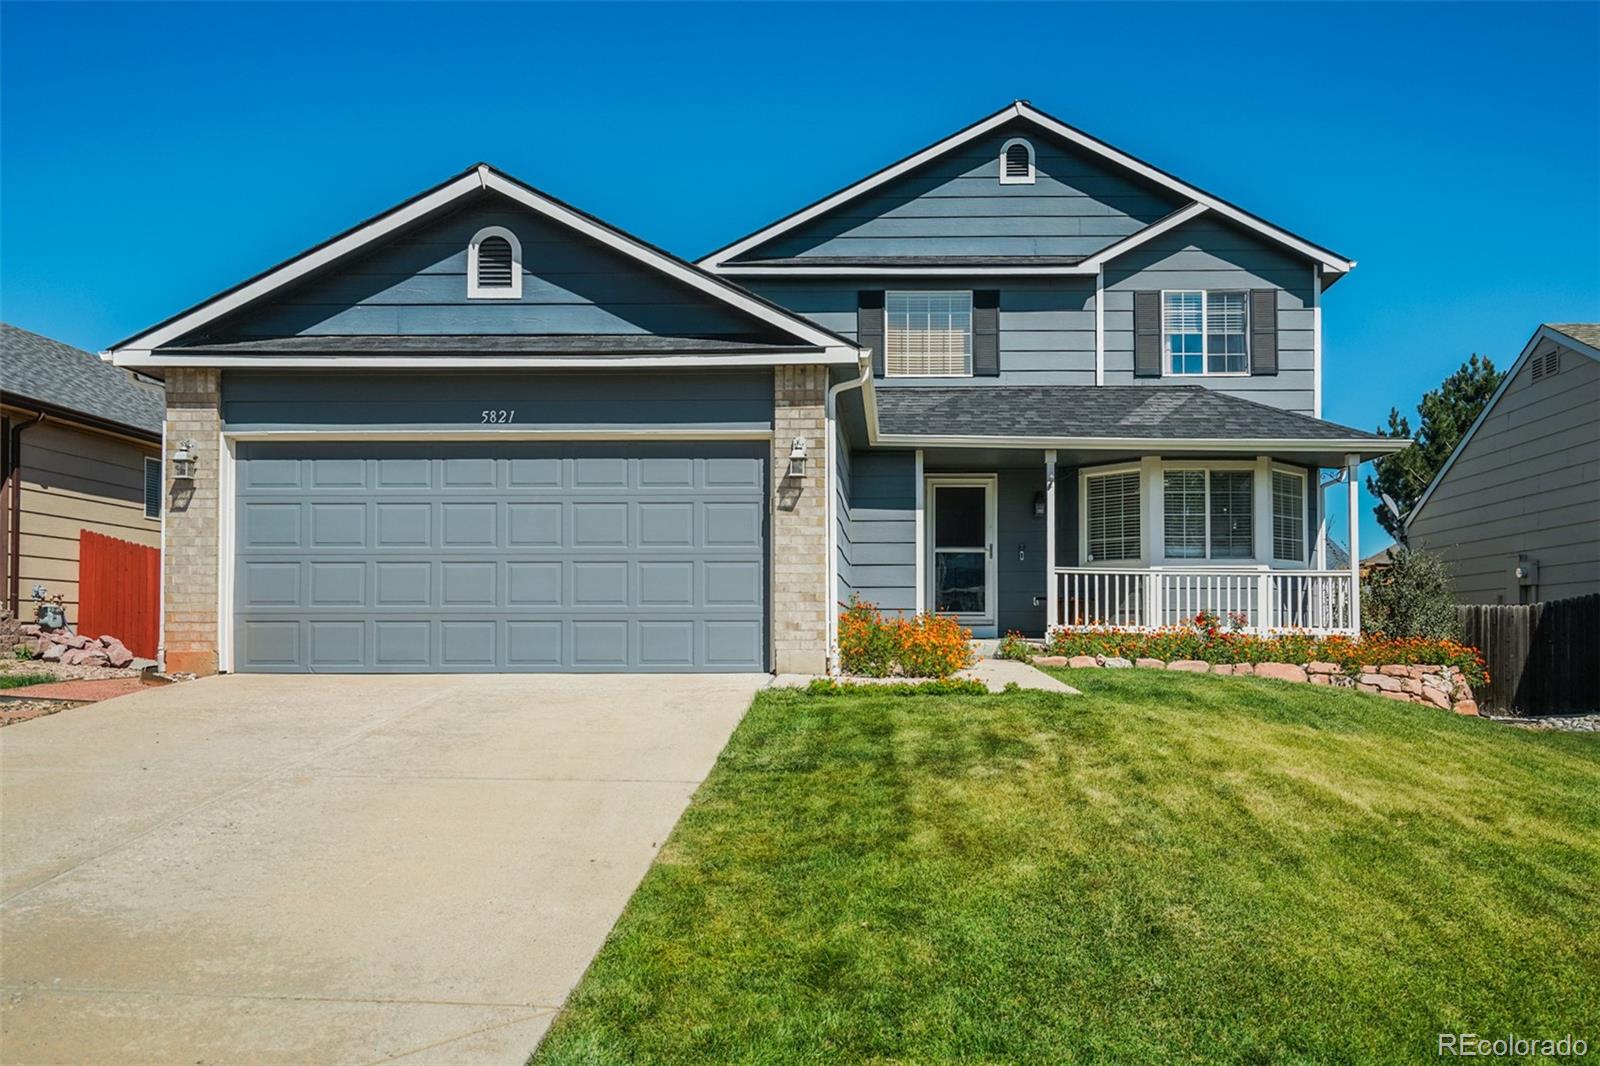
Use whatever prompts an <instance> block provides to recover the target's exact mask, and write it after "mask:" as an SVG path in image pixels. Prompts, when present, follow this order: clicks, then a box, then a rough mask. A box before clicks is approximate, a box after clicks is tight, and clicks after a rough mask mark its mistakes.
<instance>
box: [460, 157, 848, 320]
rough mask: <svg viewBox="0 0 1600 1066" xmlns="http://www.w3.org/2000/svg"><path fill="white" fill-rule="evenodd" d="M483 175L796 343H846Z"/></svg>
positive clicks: (496, 176) (488, 183) (515, 185)
mask: <svg viewBox="0 0 1600 1066" xmlns="http://www.w3.org/2000/svg"><path fill="white" fill-rule="evenodd" d="M479 172H480V173H481V174H482V176H483V183H484V188H486V189H491V190H493V191H494V192H498V193H500V194H501V195H502V196H507V197H509V198H511V199H513V200H515V201H517V202H518V203H520V204H522V205H523V206H525V207H528V208H531V209H532V210H534V211H537V212H538V213H539V214H542V215H544V216H546V217H547V218H551V219H554V220H556V221H557V222H560V223H561V224H562V225H565V226H567V227H569V228H571V229H574V230H577V231H578V232H579V233H581V234H583V235H584V236H586V237H588V238H590V239H591V240H594V241H597V242H599V243H601V244H604V245H605V246H606V247H608V248H612V249H615V250H616V251H619V252H621V253H622V254H624V255H626V256H628V257H629V258H631V259H634V260H636V261H638V262H640V263H643V264H645V265H646V266H649V267H653V268H655V269H656V270H658V271H660V272H661V273H663V274H666V275H667V276H669V277H671V278H673V279H674V280H676V281H679V282H682V283H683V284H685V285H688V286H690V287H691V288H694V289H697V290H699V291H700V292H703V293H705V294H707V295H708V296H712V297H714V298H716V299H718V300H720V301H722V302H723V303H726V304H730V305H732V306H733V307H736V308H738V309H739V310H740V311H743V312H744V313H745V314H747V315H750V316H751V317H753V318H757V319H760V320H761V321H763V322H765V323H767V324H768V325H770V326H776V327H777V328H778V329H781V330H783V331H784V332H786V333H789V334H790V335H791V336H794V337H798V338H799V339H801V340H803V341H805V342H806V343H808V344H815V345H817V346H818V347H820V348H832V347H837V346H839V345H840V344H841V343H842V338H840V337H837V336H835V335H834V334H832V333H829V332H827V331H826V330H823V329H819V328H817V327H816V326H814V325H812V324H811V323H809V322H807V321H805V320H804V319H801V318H799V317H797V316H795V315H791V314H789V313H787V312H785V311H780V310H778V309H777V308H776V307H774V306H772V305H771V304H768V303H766V302H765V301H763V300H759V299H757V298H755V297H754V296H752V295H751V294H750V293H747V292H745V291H744V290H743V289H740V288H738V287H737V286H735V285H730V284H728V283H727V282H725V281H723V280H721V279H720V278H716V277H713V276H711V275H709V274H707V273H706V272H705V271H703V270H698V269H696V268H695V267H693V266H690V265H689V264H687V263H682V262H679V261H678V260H676V259H673V258H671V257H670V256H667V255H663V254H662V253H661V252H659V251H657V250H656V249H654V248H651V247H649V246H648V245H645V244H641V243H640V242H638V241H635V240H633V239H632V238H629V237H627V236H626V235H624V234H622V233H621V232H619V231H617V230H614V229H612V228H611V227H609V226H602V225H599V224H597V223H596V222H595V221H594V220H592V219H590V218H587V217H585V216H584V215H581V214H578V213H577V212H574V211H571V210H568V209H567V208H565V207H563V206H561V205H560V204H556V203H553V202H551V201H550V200H548V199H546V198H545V197H543V196H540V195H539V194H538V193H536V192H534V191H533V190H532V189H530V188H528V187H527V186H526V185H523V184H522V183H521V182H518V181H513V180H511V179H510V178H507V177H505V176H504V175H502V174H500V173H498V172H496V171H493V170H490V169H489V168H488V167H480V168H479Z"/></svg>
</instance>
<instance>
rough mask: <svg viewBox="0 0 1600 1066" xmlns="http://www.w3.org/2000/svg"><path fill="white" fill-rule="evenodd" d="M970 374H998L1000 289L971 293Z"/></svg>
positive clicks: (983, 375)
mask: <svg viewBox="0 0 1600 1066" xmlns="http://www.w3.org/2000/svg"><path fill="white" fill-rule="evenodd" d="M972 376H973V377H977V378H994V377H999V376H1000V290H999V289H978V290H977V291H975V292H974V293H973V294H972Z"/></svg>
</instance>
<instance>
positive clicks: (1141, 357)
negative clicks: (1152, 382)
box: [1133, 292, 1161, 378]
mask: <svg viewBox="0 0 1600 1066" xmlns="http://www.w3.org/2000/svg"><path fill="white" fill-rule="evenodd" d="M1133 376H1134V377H1136V378H1158V377H1160V376H1161V294H1160V293H1159V292H1136V293H1134V294H1133Z"/></svg>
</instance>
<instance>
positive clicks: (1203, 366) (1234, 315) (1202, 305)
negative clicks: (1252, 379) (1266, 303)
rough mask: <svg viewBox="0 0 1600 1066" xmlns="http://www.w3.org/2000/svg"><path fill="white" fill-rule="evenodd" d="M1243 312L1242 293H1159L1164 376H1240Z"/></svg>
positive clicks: (1244, 361) (1244, 359) (1245, 355)
mask: <svg viewBox="0 0 1600 1066" xmlns="http://www.w3.org/2000/svg"><path fill="white" fill-rule="evenodd" d="M1247 331H1248V311H1247V310H1246V306H1245V293H1243V292H1207V291H1204V290H1199V289H1194V290H1181V291H1169V292H1164V293H1162V294H1161V344H1162V350H1163V351H1164V352H1165V353H1166V357H1167V373H1168V374H1178V375H1183V374H1245V373H1248V372H1249V370H1250V357H1249V350H1248V348H1247V347H1246V336H1247Z"/></svg>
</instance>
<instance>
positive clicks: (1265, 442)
mask: <svg viewBox="0 0 1600 1066" xmlns="http://www.w3.org/2000/svg"><path fill="white" fill-rule="evenodd" d="M874 421H875V420H873V419H869V420H868V426H869V428H872V427H873V426H874ZM871 443H872V444H873V445H882V446H886V447H901V448H1059V449H1061V450H1062V451H1070V450H1073V449H1081V450H1088V451H1117V452H1127V451H1144V450H1147V449H1148V450H1150V451H1154V452H1162V453H1165V452H1175V453H1187V452H1206V453H1210V454H1216V453H1217V452H1247V453H1249V454H1251V455H1254V454H1256V453H1257V452H1259V451H1261V450H1262V449H1266V450H1267V451H1273V452H1290V453H1294V454H1300V453H1309V454H1316V453H1319V452H1340V453H1343V452H1346V451H1348V450H1350V449H1352V448H1357V449H1361V450H1362V451H1363V452H1365V453H1367V454H1369V455H1387V454H1389V453H1391V452H1398V451H1404V450H1405V449H1406V448H1409V447H1410V446H1411V441H1409V440H1404V439H1401V438H1394V439H1387V440H1382V441H1366V440H1324V441H1308V440H1303V439H1297V438H1292V439H1288V440H1284V439H1282V438H1272V437H1248V438H1246V437H1239V438H1234V439H1231V440H1230V439H1218V438H1211V437H1192V438H1189V439H1186V440H1169V439H1164V438H1159V437H985V436H923V435H922V434H918V433H884V434H879V433H876V432H874V433H873V434H872V440H871Z"/></svg>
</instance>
